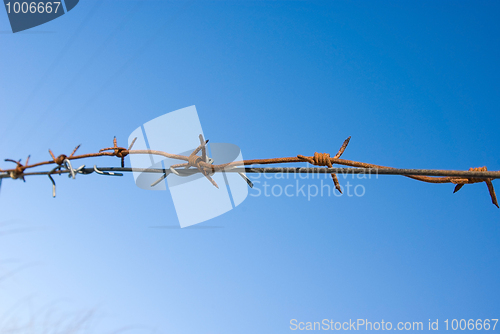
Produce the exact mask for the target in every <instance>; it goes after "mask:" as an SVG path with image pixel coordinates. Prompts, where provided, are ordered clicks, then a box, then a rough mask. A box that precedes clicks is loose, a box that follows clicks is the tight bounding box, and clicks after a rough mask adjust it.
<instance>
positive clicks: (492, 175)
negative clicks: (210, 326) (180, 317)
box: [0, 135, 500, 207]
mask: <svg viewBox="0 0 500 334" xmlns="http://www.w3.org/2000/svg"><path fill="white" fill-rule="evenodd" d="M350 139H351V137H349V138H347V139H346V140H345V141H344V143H343V144H342V146H341V147H340V149H339V151H338V152H337V154H335V155H334V156H333V157H330V154H328V153H318V152H315V153H314V155H313V156H303V155H297V156H296V157H285V158H271V159H253V160H242V161H235V162H231V163H226V164H220V165H214V164H213V160H212V159H210V158H209V157H208V155H207V153H206V144H207V143H208V140H204V138H203V136H202V135H200V136H199V140H200V145H199V146H198V147H197V148H196V149H195V150H194V151H193V152H192V153H191V154H190V155H189V156H184V155H178V154H171V153H167V152H163V151H157V150H132V147H133V145H134V143H135V139H134V140H133V141H132V143H131V144H130V146H129V147H128V148H124V147H119V146H118V143H117V140H116V137H115V138H114V139H113V146H112V147H107V148H104V149H101V150H99V152H97V153H88V154H82V155H75V153H76V151H77V150H78V148H79V147H80V145H78V146H77V147H76V148H75V149H74V150H73V152H72V153H71V154H70V155H69V156H66V155H64V154H61V155H59V156H58V157H56V156H54V154H53V153H52V151H51V150H49V153H50V155H51V158H52V160H48V161H43V162H38V163H34V164H31V165H30V164H29V156H28V158H27V159H26V162H25V163H24V164H22V163H21V160H19V161H16V160H13V159H5V161H9V162H13V163H15V164H16V167H15V168H12V169H7V170H1V169H0V180H2V179H4V178H11V179H22V180H23V181H25V177H26V176H33V175H48V177H49V178H50V180H51V182H52V185H53V195H54V197H55V182H54V180H53V178H52V176H51V175H53V174H65V173H69V175H68V176H70V177H72V178H75V176H76V174H83V175H86V174H91V173H94V172H96V173H98V174H101V175H106V176H122V175H123V174H121V173H119V172H146V173H161V174H163V175H162V176H161V178H160V179H158V180H157V181H156V182H154V183H153V185H152V186H154V185H156V184H157V183H159V182H161V181H162V180H163V179H165V178H166V177H167V176H168V175H170V174H176V175H178V176H188V175H193V174H196V173H201V174H203V175H204V176H205V177H206V178H207V179H208V180H209V181H210V182H211V183H212V184H213V185H214V186H215V187H217V188H218V185H217V183H216V182H215V181H214V180H213V179H212V177H211V175H213V174H214V173H216V172H227V173H239V174H240V175H241V176H242V178H243V179H244V180H245V181H246V182H247V184H248V185H249V186H250V187H252V186H253V184H252V182H251V180H250V179H248V178H247V177H246V176H245V175H244V173H316V174H326V173H328V174H330V175H331V178H332V180H333V182H334V184H335V187H336V188H337V190H338V191H339V192H341V187H340V185H339V182H338V178H337V174H375V175H402V176H405V177H409V178H412V179H415V180H418V181H422V182H428V183H453V184H455V185H456V187H455V192H456V191H458V190H460V189H461V188H462V187H463V186H464V185H465V184H472V183H479V182H485V183H486V185H487V186H488V191H489V193H490V197H491V200H492V203H493V204H494V205H496V206H497V207H499V205H498V201H497V198H496V194H495V191H494V188H493V184H492V182H491V181H492V180H494V179H498V178H500V171H488V170H487V169H486V167H479V168H470V169H469V170H468V171H460V170H430V169H400V168H393V167H387V166H380V165H375V164H370V163H365V162H359V161H354V160H345V159H341V158H340V157H341V156H342V154H343V153H344V151H345V150H346V148H347V145H348V144H349V141H350ZM200 151H201V156H198V155H197V154H198V153H199V152H200ZM129 154H148V155H158V156H162V157H166V158H171V159H177V160H181V161H184V163H181V164H176V165H172V166H171V167H170V168H169V169H168V170H164V169H151V168H127V167H124V165H125V157H126V156H127V155H129ZM102 156H115V157H118V158H120V160H121V167H118V168H116V167H100V168H97V166H96V165H94V168H85V165H83V166H80V167H79V168H78V169H74V168H73V167H72V165H71V160H77V159H86V158H93V157H102ZM301 162H308V163H310V164H312V165H315V166H324V167H326V168H316V167H312V168H311V167H309V168H306V167H285V168H280V167H267V168H263V167H245V166H252V165H268V164H283V163H301ZM53 164H55V165H56V166H55V168H53V169H52V170H50V171H41V172H38V171H34V172H28V171H26V170H28V169H32V168H36V167H40V166H44V165H53ZM333 164H337V165H343V166H349V167H351V168H348V167H340V168H334V167H333Z"/></svg>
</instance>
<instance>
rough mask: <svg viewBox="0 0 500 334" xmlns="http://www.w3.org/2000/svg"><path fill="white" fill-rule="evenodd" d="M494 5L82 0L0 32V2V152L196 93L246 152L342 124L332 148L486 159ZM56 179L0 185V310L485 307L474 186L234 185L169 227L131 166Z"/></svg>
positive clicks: (207, 114)
mask: <svg viewBox="0 0 500 334" xmlns="http://www.w3.org/2000/svg"><path fill="white" fill-rule="evenodd" d="M499 13H500V4H499V3H498V2H495V1H439V2H436V1H403V2H402V1H356V2H354V1H353V2H346V1H325V2H266V1H255V2H250V1H235V2H222V1H214V2H209V1H201V2H184V1H179V2H177V1H175V2H166V1H94V0H87V1H80V3H79V4H78V6H77V7H75V9H74V10H72V11H71V12H70V13H68V14H67V15H64V16H62V17H61V18H58V19H56V20H54V21H52V22H49V23H47V24H44V25H42V26H39V27H37V28H34V29H31V30H28V31H26V32H21V33H17V34H12V32H11V31H10V26H9V23H8V20H7V14H6V13H5V11H3V10H0V43H1V47H0V59H1V60H2V61H1V62H0V73H1V75H0V113H1V121H0V142H1V145H0V157H1V158H2V159H3V158H15V159H19V158H23V159H24V158H25V157H26V156H27V155H28V154H31V158H32V161H40V160H47V159H48V158H49V155H48V153H47V149H48V148H51V149H52V150H53V151H54V152H55V154H56V155H57V154H61V153H66V154H68V153H69V152H71V150H72V149H73V148H74V146H75V145H77V144H80V143H82V144H83V145H82V147H81V149H80V152H82V153H83V152H94V151H97V150H98V149H100V148H102V147H106V146H109V145H110V144H111V141H112V138H113V136H115V135H116V136H117V137H118V141H119V144H121V145H126V141H127V138H128V136H129V134H130V132H131V131H132V130H134V129H135V128H137V127H138V126H140V125H141V124H143V123H144V122H147V121H149V120H150V119H153V118H155V117H157V116H160V115H162V114H164V113H167V112H170V111H173V110H177V109H180V108H183V107H186V106H190V105H196V107H197V110H198V113H199V116H200V120H201V123H202V126H203V129H204V132H205V135H206V137H207V138H209V139H210V140H212V141H214V142H228V143H234V144H236V145H238V146H240V147H241V149H242V152H243V155H244V157H245V158H267V157H276V156H294V155H297V154H305V155H311V154H312V153H314V152H315V151H318V152H330V153H335V152H336V151H337V150H338V148H339V146H340V144H341V143H342V141H343V140H344V139H345V138H346V137H347V136H352V140H351V144H350V145H349V147H348V149H347V151H346V152H345V154H344V157H345V158H346V159H354V160H359V161H365V162H372V163H377V164H383V165H389V166H394V167H401V168H437V169H468V168H469V167H478V166H484V165H486V166H488V168H489V169H490V170H499V169H500V160H499V148H498V143H499V139H500V134H499V131H498V127H499V124H500V117H499V115H498V108H499V102H500V99H499V96H500V95H499V89H500V86H499V75H500V63H499V62H498V55H499V51H500V48H499V46H500V44H499V36H500V21H499V20H498V17H499ZM93 163H94V162H93V161H88V162H87V165H92V164H93ZM100 164H101V165H112V166H117V165H118V164H119V161H118V159H102V160H101V161H100ZM78 165H79V164H78ZM11 166H12V165H11V164H9V163H6V162H2V163H1V164H0V168H7V167H11ZM348 180H349V179H348ZM56 181H57V182H58V197H57V198H56V199H53V198H52V197H51V185H50V182H49V180H48V179H47V178H46V177H37V178H35V177H33V178H29V179H28V181H27V182H26V183H22V182H19V181H12V180H4V182H3V184H2V189H1V193H0V215H1V216H0V217H1V219H0V222H2V226H3V227H2V231H4V232H5V233H7V234H5V235H2V236H1V242H0V254H2V255H1V258H2V260H4V261H2V262H1V265H0V270H1V272H2V273H3V274H6V273H10V272H12V271H15V273H14V275H12V276H9V278H8V279H7V278H6V279H4V280H2V281H0V283H1V287H0V315H3V316H2V317H3V320H2V319H0V326H4V327H5V326H6V325H5V322H6V321H7V320H5V319H12V318H15V319H18V320H19V321H20V322H23V321H28V320H29V319H30V317H31V316H33V317H34V318H36V317H37V315H38V314H42V313H43V309H44V307H47V305H55V306H54V308H55V309H58V310H59V311H61V312H69V313H71V314H73V313H74V312H80V311H81V310H88V309H95V310H96V314H97V318H98V319H97V320H96V321H95V323H94V324H93V325H92V326H91V329H90V331H89V332H92V333H107V332H109V331H112V330H114V329H119V328H122V327H123V326H129V325H137V326H138V327H137V328H135V329H130V331H129V332H133V333H136V332H137V333H143V332H144V333H148V332H157V333H287V332H291V331H290V329H289V326H290V325H289V321H290V319H298V320H299V321H321V320H322V319H324V318H328V319H334V320H336V321H349V319H358V318H363V319H368V320H370V321H380V320H382V319H384V321H391V322H392V323H393V324H396V323H397V322H399V321H403V322H404V321H422V322H423V323H424V324H425V326H427V323H428V319H432V320H433V321H435V319H439V320H440V329H442V328H443V325H444V324H443V321H444V320H445V319H446V318H449V319H453V318H457V319H462V318H465V319H486V318H490V319H491V318H500V302H499V298H500V290H499V287H498V282H499V281H500V269H499V268H500V224H499V223H500V219H499V218H500V210H499V209H497V208H496V207H494V206H493V205H492V204H491V201H490V198H489V196H488V192H487V188H486V186H485V185H484V184H476V185H470V186H465V187H464V188H463V189H462V190H461V191H460V192H459V193H457V194H452V191H453V185H449V184H447V185H433V184H425V183H420V182H417V181H414V180H410V179H407V178H404V177H396V176H380V177H379V178H378V179H371V180H363V181H359V182H358V181H356V182H358V183H359V184H362V185H363V186H365V189H366V194H365V196H363V197H360V198H358V197H348V196H342V197H339V198H334V197H316V198H313V199H311V201H308V200H307V198H304V197H301V196H299V197H296V196H295V197H292V198H288V197H285V196H282V197H265V196H260V197H251V196H249V197H248V198H247V200H246V201H245V202H244V203H243V204H241V205H240V206H239V207H237V208H236V209H235V210H232V211H230V212H229V213H227V214H225V215H223V216H220V217H217V218H215V219H213V220H210V221H208V222H205V223H203V224H200V225H198V226H199V227H194V228H188V229H178V228H175V226H177V225H178V222H177V218H176V214H175V210H174V207H173V204H172V201H171V198H170V195H169V193H168V192H162V193H159V192H152V191H144V190H141V189H139V188H137V187H136V186H135V185H134V183H133V178H132V175H126V176H124V177H123V178H112V177H101V176H99V175H91V176H86V177H77V179H76V180H69V179H67V178H66V177H57V178H56ZM308 182H311V184H318V183H319V181H317V180H314V181H312V180H311V181H308ZM345 182H346V180H342V183H345ZM271 184H282V185H286V184H287V183H286V181H280V180H273V181H271ZM494 184H495V185H497V187H498V185H499V184H498V183H497V182H496V181H495V182H494ZM251 193H252V192H251ZM203 227H204V228H203ZM9 231H10V232H16V231H19V232H22V233H15V234H14V233H9ZM7 260H12V261H10V262H9V261H7ZM18 269H19V270H18ZM53 303H55V304H53ZM8 312H10V313H8ZM72 312H73V313H72ZM0 328H1V327H0ZM499 330H500V325H498V326H497V331H499Z"/></svg>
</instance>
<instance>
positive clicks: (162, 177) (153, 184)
mask: <svg viewBox="0 0 500 334" xmlns="http://www.w3.org/2000/svg"><path fill="white" fill-rule="evenodd" d="M166 177H167V173H165V174H163V175H162V176H161V177H160V178H159V179H158V180H156V181H155V182H153V183H151V187H154V186H156V185H157V184H158V183H160V182H161V181H163V180H165V178H166Z"/></svg>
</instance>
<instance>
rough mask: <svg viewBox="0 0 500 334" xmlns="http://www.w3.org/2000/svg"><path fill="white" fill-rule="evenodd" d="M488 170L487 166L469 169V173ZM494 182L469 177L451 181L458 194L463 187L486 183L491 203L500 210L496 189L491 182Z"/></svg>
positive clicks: (454, 191)
mask: <svg viewBox="0 0 500 334" xmlns="http://www.w3.org/2000/svg"><path fill="white" fill-rule="evenodd" d="M487 170H488V169H487V168H486V166H484V167H475V168H474V167H471V168H469V172H486V171H487ZM492 180H493V179H481V178H475V177H469V178H452V179H450V182H451V183H454V184H456V186H455V190H453V193H456V192H457V191H459V190H460V189H462V187H463V186H464V185H466V184H473V183H481V182H485V183H486V186H487V187H488V192H489V193H490V197H491V202H492V203H493V204H494V205H495V206H496V207H497V208H500V206H499V205H498V200H497V195H496V194H495V188H493V183H492V182H491V181H492Z"/></svg>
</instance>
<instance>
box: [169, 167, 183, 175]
mask: <svg viewBox="0 0 500 334" xmlns="http://www.w3.org/2000/svg"><path fill="white" fill-rule="evenodd" d="M169 170H170V171H171V172H172V173H174V174H175V175H177V176H181V174H179V172H178V171H176V170H175V169H174V168H173V167H170V168H169Z"/></svg>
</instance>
